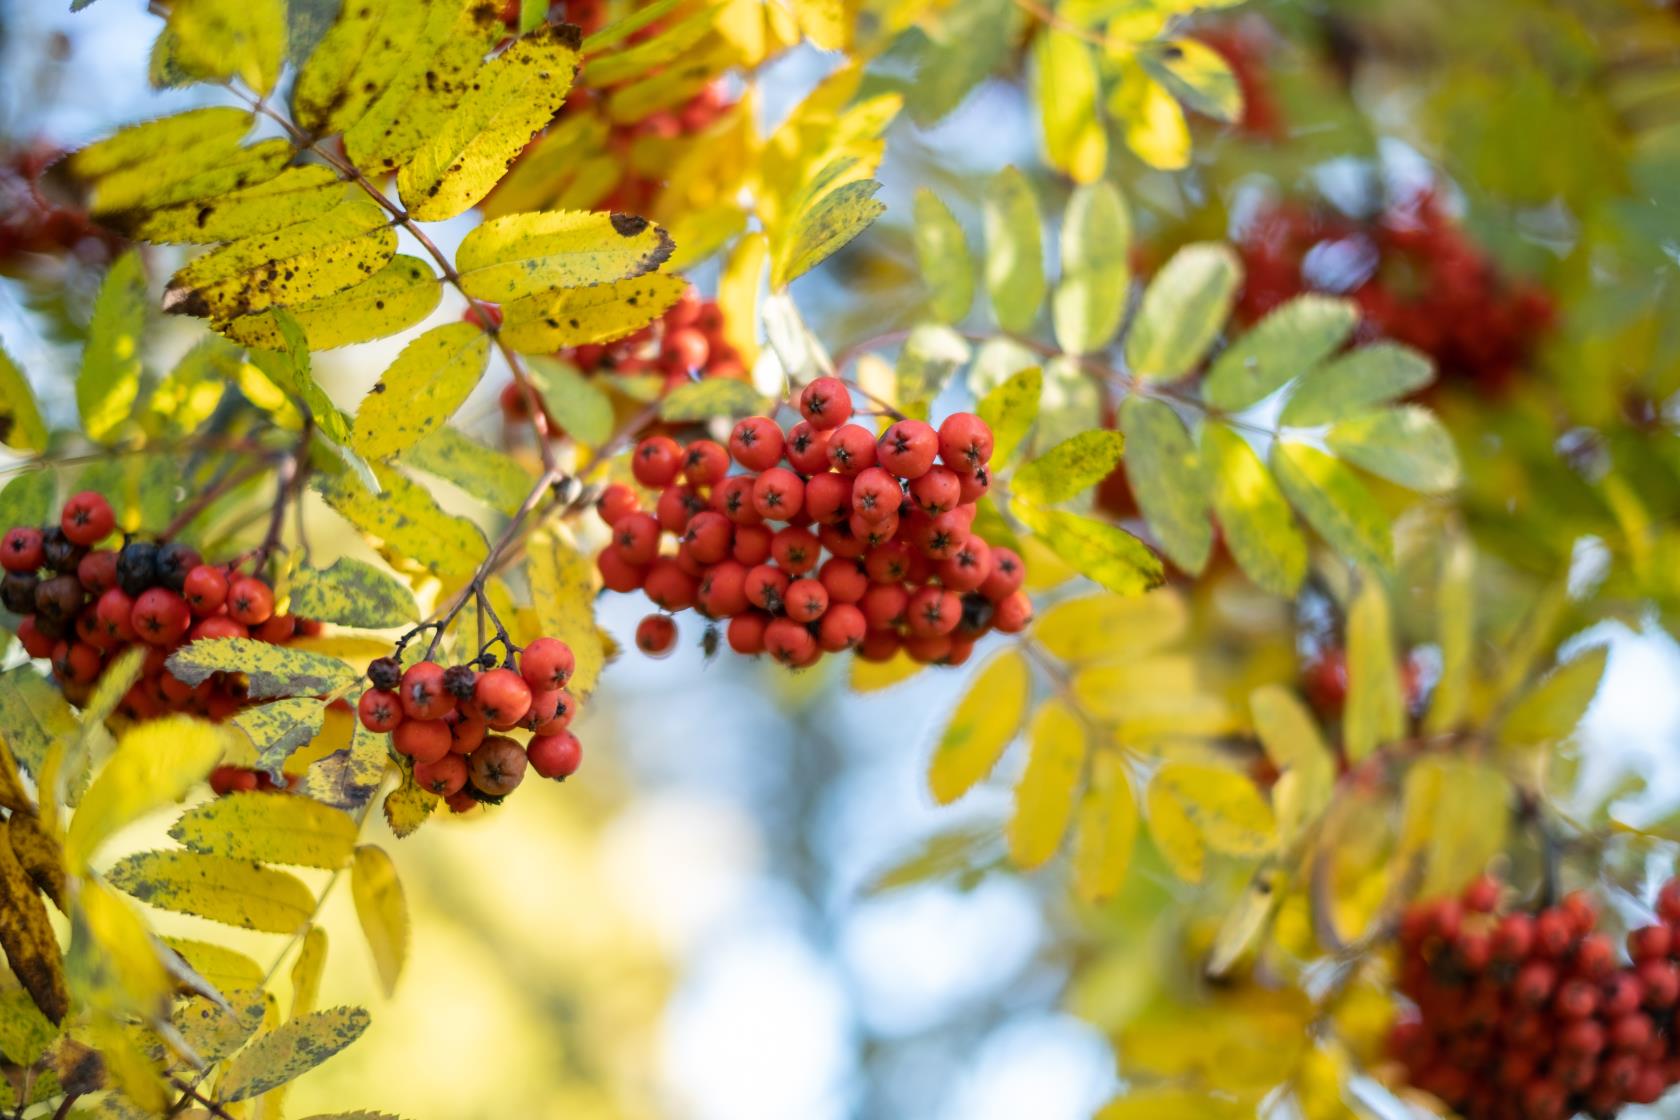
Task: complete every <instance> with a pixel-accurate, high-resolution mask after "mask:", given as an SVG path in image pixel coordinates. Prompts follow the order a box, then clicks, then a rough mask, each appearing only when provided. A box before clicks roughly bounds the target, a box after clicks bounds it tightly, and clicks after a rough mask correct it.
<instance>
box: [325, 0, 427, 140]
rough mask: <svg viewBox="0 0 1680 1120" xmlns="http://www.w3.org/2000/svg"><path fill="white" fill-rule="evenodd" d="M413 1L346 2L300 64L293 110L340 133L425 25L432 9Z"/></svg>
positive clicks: (389, 76)
mask: <svg viewBox="0 0 1680 1120" xmlns="http://www.w3.org/2000/svg"><path fill="white" fill-rule="evenodd" d="M441 7H443V5H441V4H426V3H415V2H413V0H362V2H361V3H357V4H345V5H343V6H342V7H341V8H340V9H339V13H338V19H337V20H336V21H335V22H334V23H333V25H332V27H330V28H328V29H327V33H326V34H325V35H323V36H321V41H320V42H319V43H317V44H316V45H315V49H314V50H313V51H312V52H310V55H309V58H308V60H307V61H305V62H304V64H303V65H302V67H300V68H299V69H298V76H297V81H296V82H294V83H293V85H292V113H293V115H294V116H295V117H296V118H297V123H298V124H300V125H302V126H303V127H304V128H307V129H310V130H312V131H315V132H321V133H327V132H341V131H343V130H344V129H345V128H348V127H349V126H350V125H352V124H354V123H356V121H357V120H359V119H360V118H361V116H362V114H363V113H366V112H367V111H368V108H369V106H371V105H372V104H373V103H374V102H375V101H376V100H378V99H379V96H380V95H381V94H382V93H384V92H385V88H386V86H388V85H390V83H391V79H392V78H393V77H394V76H395V75H396V73H397V70H398V68H399V67H401V66H402V64H403V61H404V60H405V59H406V58H407V57H408V55H409V52H410V50H411V49H412V46H413V43H414V39H415V36H416V35H418V34H419V33H420V32H421V31H422V30H423V29H424V27H425V22H426V15H427V12H428V9H430V8H441Z"/></svg>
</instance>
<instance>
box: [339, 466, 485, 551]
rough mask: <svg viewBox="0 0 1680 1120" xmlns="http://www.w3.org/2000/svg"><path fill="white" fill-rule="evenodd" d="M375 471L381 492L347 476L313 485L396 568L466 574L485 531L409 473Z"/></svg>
mask: <svg viewBox="0 0 1680 1120" xmlns="http://www.w3.org/2000/svg"><path fill="white" fill-rule="evenodd" d="M374 474H375V475H377V476H378V478H379V484H380V487H381V489H382V492H381V493H379V494H371V493H369V492H368V490H367V489H366V488H365V487H363V486H362V485H361V484H360V483H359V482H357V481H355V480H354V479H352V478H349V477H347V476H340V477H337V478H331V479H317V480H316V483H315V485H316V488H317V489H318V490H319V491H320V493H321V496H322V497H323V498H325V499H326V502H327V504H328V505H330V506H331V507H332V508H333V509H334V510H336V511H337V512H338V514H339V515H340V516H341V517H343V518H344V519H345V520H346V521H348V522H350V524H352V525H354V526H355V527H356V529H357V530H358V531H360V532H361V533H362V535H363V536H365V537H368V538H370V539H371V540H372V541H373V542H374V546H375V547H376V548H378V549H379V553H380V555H381V556H383V557H384V558H385V560H386V562H387V563H389V564H390V565H391V566H392V567H393V568H395V569H397V570H398V571H399V572H421V571H423V572H429V573H430V574H432V575H434V576H440V577H448V576H458V577H461V578H465V577H467V576H470V575H471V574H472V572H473V569H475V568H477V567H478V564H479V561H480V560H482V559H483V558H484V552H485V548H486V547H487V543H486V541H485V539H484V533H483V531H482V530H481V529H479V527H478V526H477V525H476V524H474V523H473V522H472V521H471V520H469V519H467V518H465V517H461V516H458V515H456V514H452V513H446V512H445V511H444V510H443V509H442V507H440V506H439V505H438V503H437V499H435V498H434V497H432V495H431V493H430V492H428V491H427V490H426V489H425V488H424V487H422V486H420V485H419V484H418V483H416V482H414V481H413V480H412V479H410V478H409V477H408V476H407V475H403V474H399V473H398V472H396V471H394V470H384V469H377V468H376V469H375V471H374Z"/></svg>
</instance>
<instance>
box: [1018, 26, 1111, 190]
mask: <svg viewBox="0 0 1680 1120" xmlns="http://www.w3.org/2000/svg"><path fill="white" fill-rule="evenodd" d="M1033 63H1034V65H1033V77H1034V82H1033V92H1034V99H1035V100H1036V101H1037V102H1038V109H1039V124H1040V127H1042V128H1043V130H1044V158H1045V161H1046V162H1047V163H1049V164H1050V166H1052V167H1054V168H1056V169H1057V170H1058V171H1061V172H1062V173H1064V174H1065V175H1067V177H1068V178H1070V179H1072V180H1073V181H1074V182H1076V183H1094V182H1096V181H1097V180H1098V179H1100V178H1102V173H1103V168H1104V167H1106V166H1107V164H1108V133H1107V131H1106V129H1105V128H1104V126H1103V121H1102V118H1101V116H1099V114H1098V111H1097V106H1098V104H1099V102H1100V93H1101V86H1100V84H1099V82H1098V80H1097V64H1096V60H1095V59H1094V58H1093V57H1092V56H1091V47H1090V46H1089V45H1087V44H1086V42H1085V40H1084V39H1081V38H1080V37H1079V36H1077V35H1075V34H1073V33H1072V32H1071V31H1064V30H1061V29H1060V28H1059V27H1056V26H1054V25H1047V26H1046V27H1045V28H1044V30H1043V31H1041V32H1040V33H1039V35H1038V38H1037V39H1036V40H1034V43H1033Z"/></svg>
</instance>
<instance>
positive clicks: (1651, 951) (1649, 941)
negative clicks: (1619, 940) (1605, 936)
mask: <svg viewBox="0 0 1680 1120" xmlns="http://www.w3.org/2000/svg"><path fill="white" fill-rule="evenodd" d="M1673 947H1674V937H1673V934H1672V933H1671V932H1670V930H1669V928H1668V927H1667V926H1643V927H1641V928H1639V929H1635V930H1629V931H1628V935H1627V949H1628V956H1630V957H1632V958H1633V960H1634V961H1635V963H1638V962H1640V961H1649V960H1658V959H1660V958H1662V957H1666V956H1668V955H1669V952H1670V950H1671V949H1672V948H1673Z"/></svg>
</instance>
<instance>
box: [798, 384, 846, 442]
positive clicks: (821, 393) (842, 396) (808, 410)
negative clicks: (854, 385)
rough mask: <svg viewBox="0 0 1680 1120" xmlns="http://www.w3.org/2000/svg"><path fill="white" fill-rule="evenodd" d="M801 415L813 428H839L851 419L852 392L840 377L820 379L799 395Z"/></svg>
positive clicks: (806, 387)
mask: <svg viewBox="0 0 1680 1120" xmlns="http://www.w3.org/2000/svg"><path fill="white" fill-rule="evenodd" d="M799 414H800V415H801V416H803V417H805V422H806V423H808V424H810V425H811V427H813V428H817V429H821V430H827V429H830V428H838V427H839V426H840V425H841V424H844V423H845V422H846V421H847V420H849V419H851V416H852V394H851V390H849V389H847V388H846V383H845V382H844V381H841V380H840V379H839V378H838V377H819V378H817V379H816V380H815V381H813V382H811V383H810V384H809V385H807V386H805V388H804V390H803V391H802V392H801V393H800V394H799Z"/></svg>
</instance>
